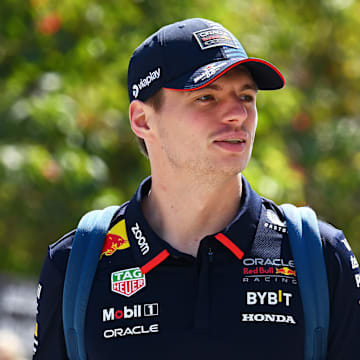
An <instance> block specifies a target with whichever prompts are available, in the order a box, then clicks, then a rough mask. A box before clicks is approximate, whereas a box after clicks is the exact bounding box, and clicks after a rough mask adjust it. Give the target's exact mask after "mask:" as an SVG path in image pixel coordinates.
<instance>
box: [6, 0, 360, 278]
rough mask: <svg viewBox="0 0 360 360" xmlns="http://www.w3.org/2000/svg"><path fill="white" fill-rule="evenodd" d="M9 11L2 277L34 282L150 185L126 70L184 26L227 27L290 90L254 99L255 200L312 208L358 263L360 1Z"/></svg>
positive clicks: (123, 4)
mask: <svg viewBox="0 0 360 360" xmlns="http://www.w3.org/2000/svg"><path fill="white" fill-rule="evenodd" d="M0 12H1V14H3V16H2V20H1V22H0V75H1V76H0V91H1V97H0V117H1V121H0V202H1V208H0V245H1V253H0V264H1V265H0V270H11V271H14V272H21V273H30V274H38V272H39V269H40V266H41V263H42V261H43V258H44V255H45V251H46V247H47V245H48V244H49V243H51V242H53V241H55V240H56V239H57V238H58V237H59V236H60V235H61V234H63V233H65V232H67V231H69V230H71V229H72V228H74V226H75V225H76V223H77V221H78V220H79V218H80V217H81V215H82V214H83V213H84V212H86V211H88V210H89V209H92V208H99V207H103V206H106V205H110V204H116V203H122V202H124V201H125V200H127V199H128V198H129V197H131V195H132V193H133V192H134V190H135V189H136V187H137V185H138V183H139V181H140V179H142V178H143V177H144V176H146V175H147V174H149V168H148V164H147V161H146V159H145V158H144V157H142V156H140V155H139V152H138V149H137V144H136V141H135V139H134V137H133V135H132V134H131V131H130V128H129V125H128V116H127V111H128V97H127V87H126V79H127V64H128V60H129V57H130V55H131V53H132V51H133V50H134V49H135V48H136V47H137V46H138V45H139V44H140V43H141V42H142V41H143V40H144V39H145V38H146V37H147V36H148V35H149V34H151V33H152V32H154V31H155V30H157V29H158V28H159V27H161V26H162V25H164V24H167V23H170V22H173V21H177V20H181V19H183V18H187V17H207V18H210V19H213V20H215V21H220V22H221V23H223V24H224V25H225V26H226V27H227V28H229V29H230V30H231V31H232V32H233V33H234V34H235V35H236V36H238V37H239V39H240V41H241V42H242V43H243V45H244V46H245V48H246V49H247V52H248V54H249V55H250V56H255V57H262V58H265V59H268V60H270V61H271V62H273V63H274V64H276V65H277V66H278V67H279V68H280V69H281V70H282V72H283V73H284V74H285V76H286V78H287V87H286V88H285V89H283V90H281V91H276V92H269V93H267V92H262V93H260V94H259V97H258V110H259V125H258V133H257V139H256V143H255V148H254V153H253V159H252V161H251V163H250V165H249V167H248V169H247V170H246V172H245V175H246V176H247V177H248V179H249V180H250V182H251V183H252V184H253V186H254V188H255V189H256V190H258V191H259V192H260V193H261V194H262V195H264V196H267V197H271V198H273V199H274V200H275V201H277V202H279V203H281V202H285V201H288V202H293V203H296V204H299V205H301V204H309V205H311V206H312V207H313V208H314V209H315V210H316V211H317V212H318V213H319V214H321V216H322V217H323V218H324V219H326V220H327V221H329V222H331V223H333V224H335V225H336V226H338V227H341V228H342V229H344V232H345V234H346V235H347V237H348V238H349V240H350V242H351V243H352V245H353V248H354V250H355V251H356V253H357V254H358V255H359V254H360V238H359V236H358V229H359V228H360V215H359V214H360V201H359V200H360V190H359V184H360V140H359V139H360V122H359V114H360V98H359V97H360V95H359V94H360V60H359V59H360V57H359V54H360V42H359V41H358V36H357V34H358V32H359V30H360V17H359V16H358V14H359V13H360V4H359V3H358V2H356V1H353V0H321V1H320V0H319V1H309V0H299V1H292V0H282V1H276V0H258V1H256V2H245V1H239V0H223V1H221V2H220V1H215V0H206V1H205V0H183V1H178V0H167V1H162V0H158V1H156V0H143V1H141V0H116V1H115V0H107V1H92V2H89V1H85V0H71V1H69V0H64V1H61V2H57V1H56V2H55V1H51V0H31V1H20V0H17V1H10V0H2V1H1V2H0Z"/></svg>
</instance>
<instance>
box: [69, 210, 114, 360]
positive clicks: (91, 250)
mask: <svg viewBox="0 0 360 360" xmlns="http://www.w3.org/2000/svg"><path fill="white" fill-rule="evenodd" d="M118 209H119V206H109V207H107V208H105V209H104V210H94V211H90V212H88V213H87V214H85V215H84V216H83V217H82V218H81V220H80V222H79V225H78V227H77V230H76V233H75V238H74V240H73V245H72V249H71V252H70V255H69V260H68V264H67V268H66V274H65V281H64V293H63V324H64V334H65V343H66V349H67V353H68V357H69V359H71V360H85V359H86V350H85V339H84V326H85V315H86V308H87V304H88V298H89V294H90V290H91V286H92V283H93V280H94V276H95V272H96V269H97V265H98V262H99V256H100V252H101V249H102V247H103V244H104V240H105V237H106V234H107V232H108V228H109V226H110V222H111V220H112V218H113V216H114V214H115V212H116V211H117V210H118Z"/></svg>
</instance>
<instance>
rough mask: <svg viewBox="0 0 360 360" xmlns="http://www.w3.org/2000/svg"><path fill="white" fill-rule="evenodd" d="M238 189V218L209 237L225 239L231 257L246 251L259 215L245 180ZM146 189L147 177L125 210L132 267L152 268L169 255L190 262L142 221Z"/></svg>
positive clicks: (256, 201) (256, 200) (257, 198)
mask: <svg viewBox="0 0 360 360" xmlns="http://www.w3.org/2000/svg"><path fill="white" fill-rule="evenodd" d="M242 185H243V186H242V197H241V204H240V206H239V212H238V214H237V215H236V217H235V218H234V220H233V221H232V222H231V223H229V225H228V226H226V228H225V229H223V230H222V231H221V232H220V233H217V234H213V235H210V236H214V237H215V238H217V239H218V240H219V241H220V238H222V239H225V240H226V242H227V244H225V243H224V242H223V244H224V245H225V246H227V247H228V248H229V249H230V250H231V251H232V252H233V253H234V254H236V248H238V249H240V250H241V251H242V252H244V253H246V252H247V251H248V250H249V249H250V247H251V243H252V241H253V239H254V236H255V232H256V228H257V225H258V222H259V217H260V212H261V203H262V202H261V198H260V196H259V195H258V194H257V193H256V192H255V191H254V190H252V188H251V187H250V185H249V183H248V182H247V180H246V179H245V177H242ZM150 189H151V177H148V178H146V179H145V180H144V181H143V182H142V183H141V184H140V186H139V187H138V189H137V191H136V193H135V195H134V197H133V198H132V199H131V200H130V202H129V205H128V207H127V210H126V230H127V234H128V238H129V241H130V244H131V248H132V250H133V254H134V256H135V261H136V263H137V264H138V265H139V266H140V267H148V266H150V265H149V264H151V266H152V267H154V266H156V265H157V264H158V263H159V262H161V261H163V260H164V259H165V258H166V257H167V256H169V255H172V256H182V257H188V258H192V257H191V256H190V255H187V254H184V253H181V252H179V251H177V250H176V249H174V248H173V247H171V246H170V245H169V244H168V243H167V242H166V241H164V240H163V239H161V238H160V237H159V236H158V235H157V234H156V233H155V232H154V231H153V230H152V228H151V227H150V225H149V224H148V222H147V221H146V219H145V217H144V214H143V211H142V208H141V200H142V199H143V198H144V197H145V196H147V195H148V193H149V191H150ZM217 235H219V236H217ZM228 240H230V242H229V241H228ZM220 242H222V241H220ZM232 244H233V245H235V247H234V246H233V245H232ZM229 245H230V247H229ZM234 249H235V252H234V251H233V250H234ZM238 257H239V256H238ZM154 259H155V260H154ZM151 266H150V267H151Z"/></svg>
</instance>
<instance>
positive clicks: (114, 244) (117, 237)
mask: <svg viewBox="0 0 360 360" xmlns="http://www.w3.org/2000/svg"><path fill="white" fill-rule="evenodd" d="M128 247H130V243H129V240H128V237H127V233H126V225H125V220H124V219H123V220H121V221H119V222H118V223H117V224H116V225H115V226H113V227H112V228H111V229H110V230H109V231H108V233H107V234H106V238H105V241H104V246H103V248H102V250H101V254H100V259H101V258H102V257H103V256H104V255H105V256H111V255H113V254H114V252H115V251H117V250H124V249H127V248H128Z"/></svg>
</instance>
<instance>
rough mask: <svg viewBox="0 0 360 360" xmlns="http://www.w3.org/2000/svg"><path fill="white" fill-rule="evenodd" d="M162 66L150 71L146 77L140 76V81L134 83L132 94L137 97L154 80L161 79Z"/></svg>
mask: <svg viewBox="0 0 360 360" xmlns="http://www.w3.org/2000/svg"><path fill="white" fill-rule="evenodd" d="M160 76H161V74H160V68H159V67H158V68H157V69H154V70H152V71H149V73H148V74H147V75H146V76H145V77H144V78H140V80H139V82H138V83H137V84H136V83H135V84H133V85H132V94H133V97H134V98H135V99H137V97H138V96H139V92H140V91H141V90H143V89H144V88H146V87H149V86H150V85H151V83H152V82H154V81H155V80H158V79H160Z"/></svg>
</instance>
